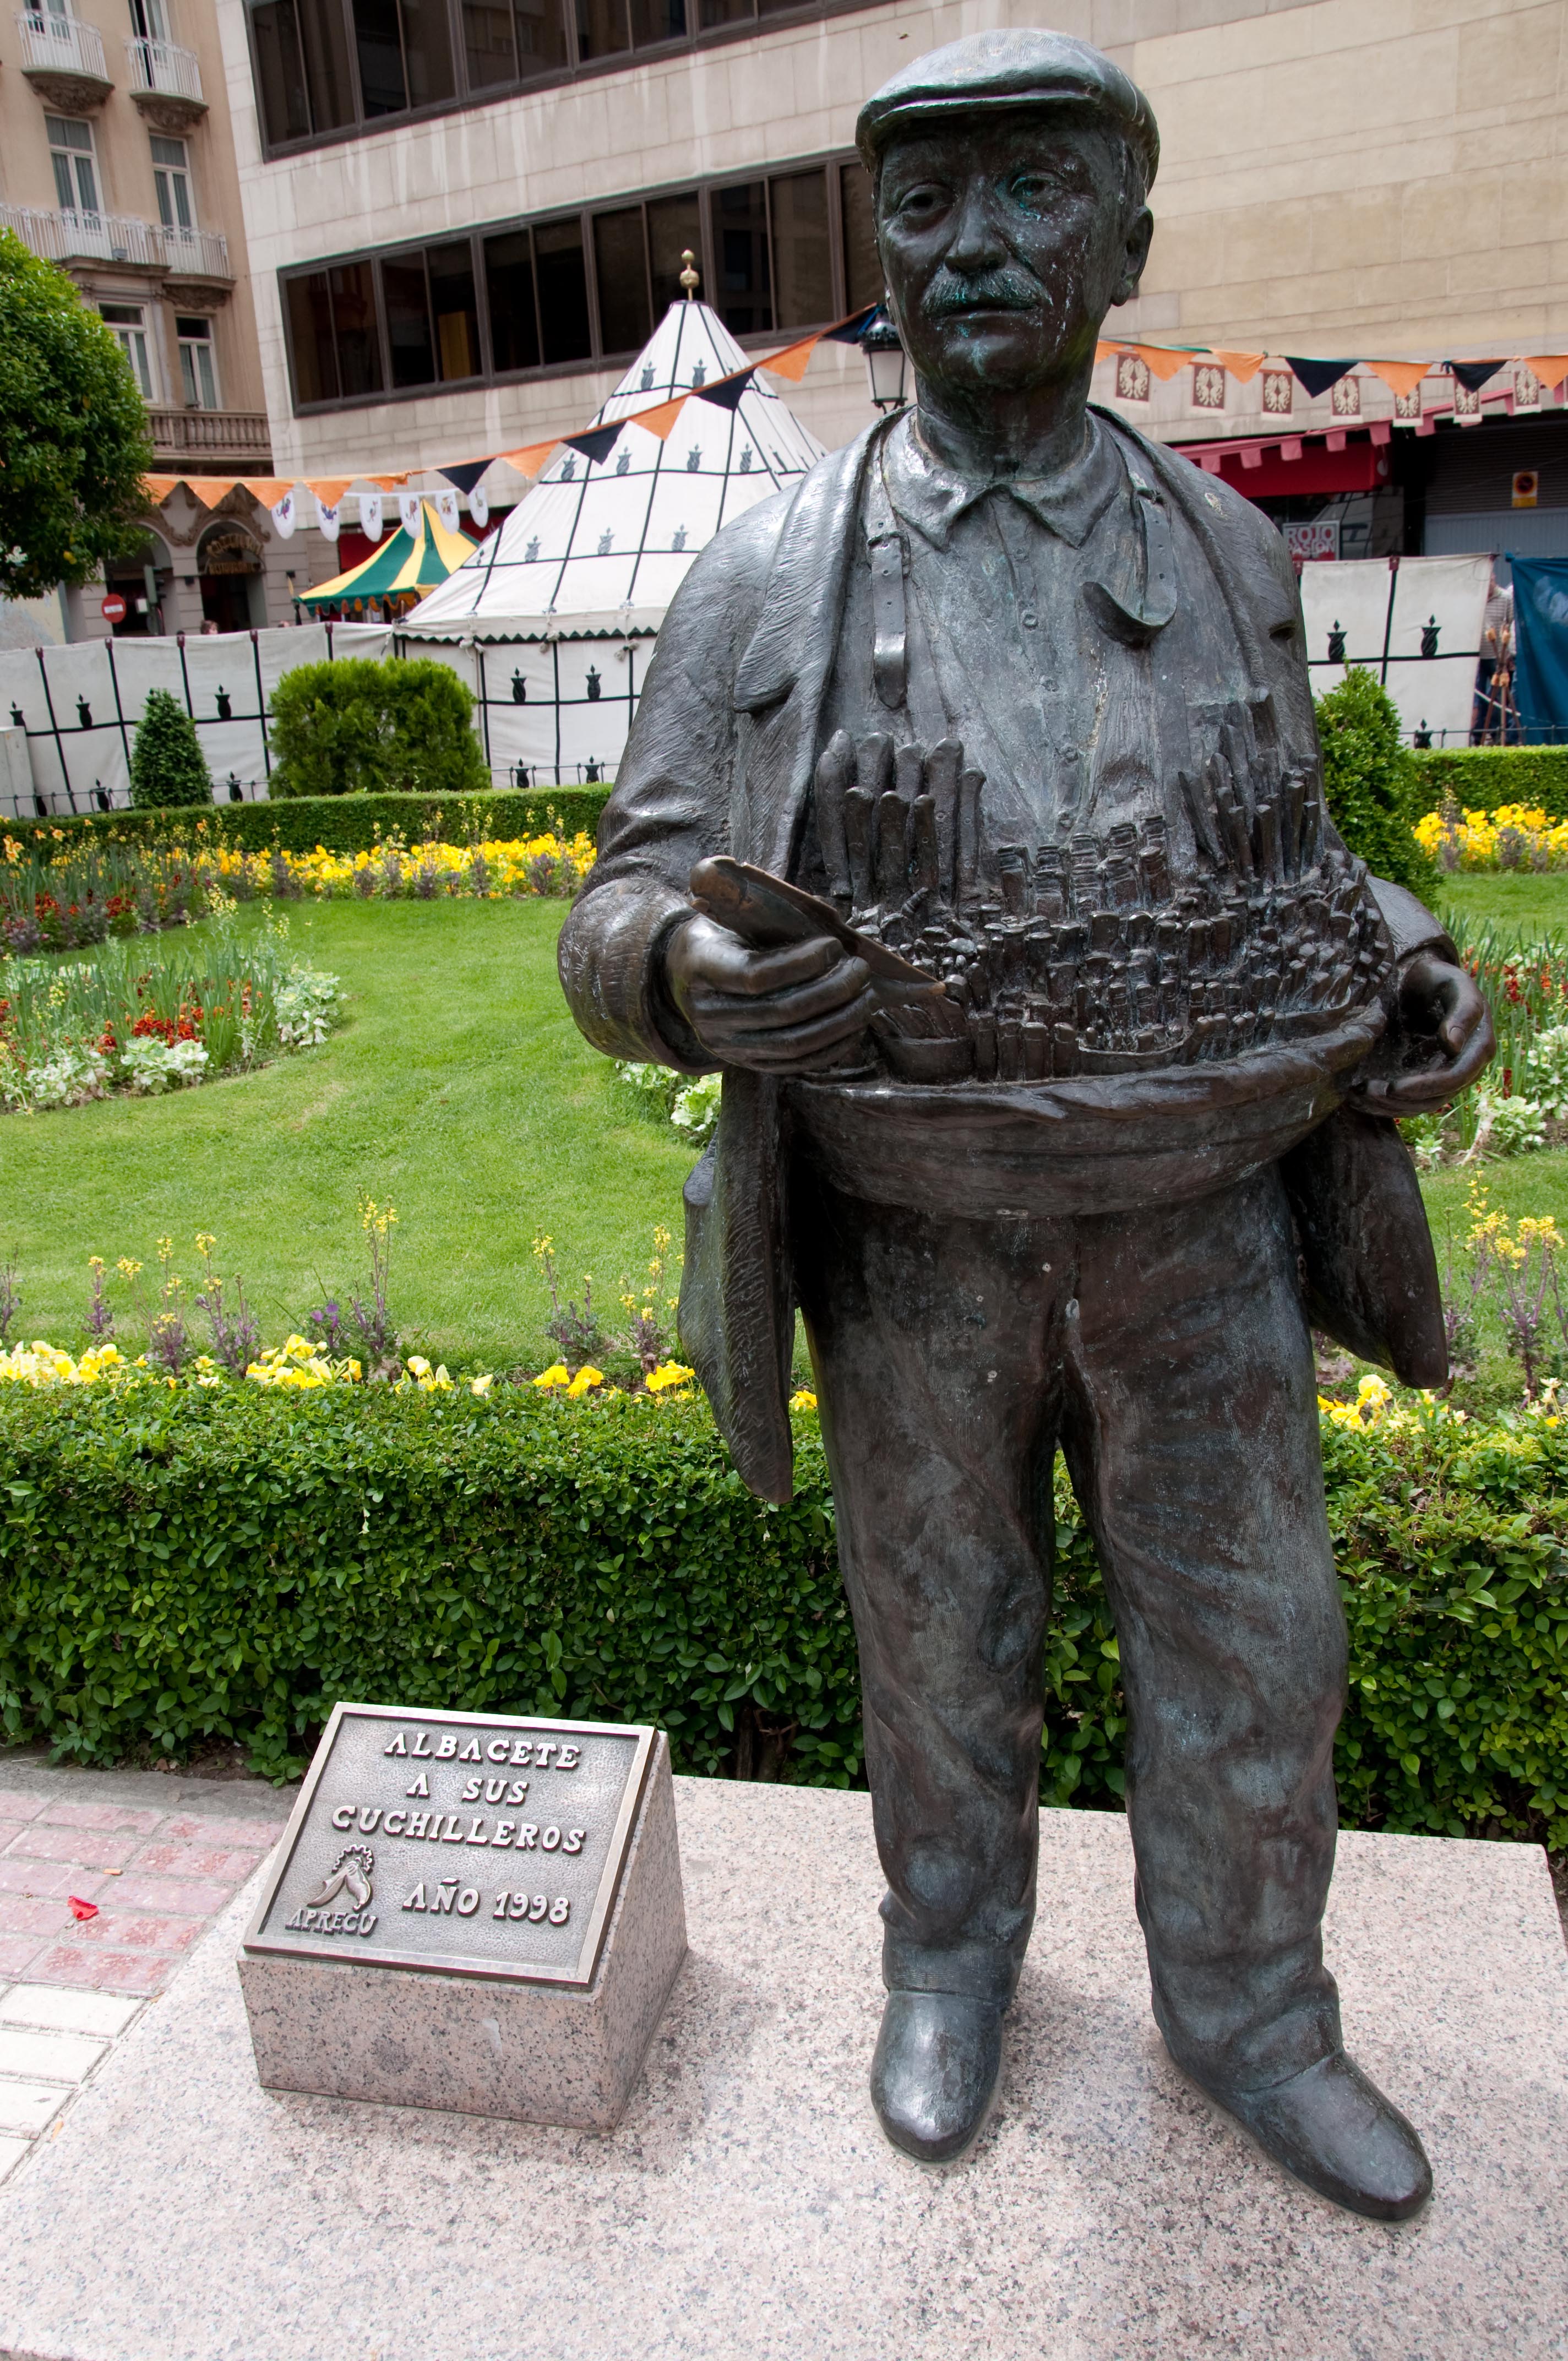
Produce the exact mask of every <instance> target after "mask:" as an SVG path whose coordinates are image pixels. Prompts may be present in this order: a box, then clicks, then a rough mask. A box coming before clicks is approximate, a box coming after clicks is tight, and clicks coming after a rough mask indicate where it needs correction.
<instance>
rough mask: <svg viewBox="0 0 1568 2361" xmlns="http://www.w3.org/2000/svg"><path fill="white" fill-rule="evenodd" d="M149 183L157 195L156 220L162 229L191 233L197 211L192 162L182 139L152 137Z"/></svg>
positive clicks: (155, 133) (154, 135)
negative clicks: (193, 201) (192, 186)
mask: <svg viewBox="0 0 1568 2361" xmlns="http://www.w3.org/2000/svg"><path fill="white" fill-rule="evenodd" d="M152 181H153V186H154V188H155V189H156V190H157V191H158V218H159V221H160V222H161V223H162V224H163V226H164V228H165V229H193V228H194V227H195V225H196V208H195V206H194V204H193V203H192V198H191V159H190V156H189V154H188V153H187V150H186V147H185V142H184V141H183V139H164V138H161V137H159V134H158V133H157V132H154V133H153V135H152Z"/></svg>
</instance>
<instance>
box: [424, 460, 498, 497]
mask: <svg viewBox="0 0 1568 2361" xmlns="http://www.w3.org/2000/svg"><path fill="white" fill-rule="evenodd" d="M494 457H495V453H494V452H493V451H492V452H491V454H490V457H489V458H488V459H462V460H460V461H459V462H458V464H457V465H456V466H455V467H441V468H438V469H437V471H436V472H437V473H438V474H439V475H443V476H444V477H445V478H446V480H447V482H448V483H449V484H455V485H456V487H457V489H458V490H459V491H460V492H471V491H472V490H473V489H474V487H475V485H476V484H477V482H478V480H479V478H480V477H481V476H482V475H483V474H484V472H485V469H486V468H487V467H489V465H490V464H491V461H492V460H493V459H494Z"/></svg>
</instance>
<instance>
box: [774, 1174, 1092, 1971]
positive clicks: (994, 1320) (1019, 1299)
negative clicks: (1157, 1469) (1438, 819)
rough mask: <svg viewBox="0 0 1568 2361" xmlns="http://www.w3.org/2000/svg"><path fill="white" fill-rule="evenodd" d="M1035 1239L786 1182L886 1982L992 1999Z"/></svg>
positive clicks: (1015, 1854)
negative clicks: (857, 1686)
mask: <svg viewBox="0 0 1568 2361" xmlns="http://www.w3.org/2000/svg"><path fill="white" fill-rule="evenodd" d="M1040 1238H1041V1231H1040V1229H1039V1227H1038V1225H1034V1224H1012V1225H1007V1224H970V1223H953V1222H941V1223H937V1222H928V1221H927V1220H925V1219H924V1218H922V1217H921V1216H920V1215H918V1214H916V1213H905V1212H903V1211H900V1210H898V1209H895V1208H890V1207H885V1206H878V1205H870V1204H866V1203H863V1202H860V1201H856V1202H853V1203H850V1202H848V1201H846V1200H843V1199H841V1198H839V1197H838V1196H837V1195H836V1194H835V1193H834V1192H832V1191H829V1190H827V1189H826V1188H821V1189H816V1190H813V1189H812V1188H811V1187H810V1185H809V1184H808V1183H806V1182H805V1181H803V1184H802V1188H801V1191H800V1192H799V1195H798V1197H797V1211H796V1223H795V1260H796V1269H797V1276H798V1283H799V1287H800V1292H801V1298H802V1304H803V1309H804V1312H805V1315H806V1327H807V1333H808V1334H809V1337H810V1342H811V1349H812V1356H813V1361H814V1364H815V1367H816V1370H817V1397H818V1402H819V1406H820V1410H821V1415H822V1432H823V1442H824V1444H825V1446H826V1449H827V1453H828V1467H829V1470H830V1473H831V1476H832V1482H833V1497H834V1503H835V1508H836V1511H837V1516H838V1525H839V1559H840V1563H841V1565H842V1567H843V1574H844V1582H845V1587H846V1590H847V1592H848V1595H849V1599H850V1610H851V1612H852V1614H853V1616H854V1621H855V1632H856V1637H857V1639H858V1641H859V1643H860V1657H861V1684H862V1692H863V1697H864V1717H865V1738H866V1770H867V1775H868V1778H869V1781H870V1785H871V1790H872V1808H873V1814H874V1820H875V1828H876V1839H877V1848H878V1850H879V1852H880V1854H881V1857H882V1863H883V1871H884V1872H885V1874H886V1877H887V1882H888V1893H887V1895H886V1898H885V1900H884V1901H883V1905H882V1909H883V1920H884V1924H885V1933H884V1938H883V1978H884V1981H885V1982H886V1983H887V1985H888V1987H889V1989H890V1990H891V1991H924V1992H946V1993H968V1994H970V1995H971V1996H972V1997H976V1998H985V1999H998V2000H1003V2001H1005V2000H1007V1999H1010V1998H1011V1996H1012V1993H1013V1990H1014V1985H1015V1984H1016V1982H1017V1978H1018V1971H1019V1969H1020V1968H1021V1966H1022V1964H1023V1958H1024V1951H1025V1946H1026V1945H1027V1942H1028V1938H1029V1928H1030V1926H1031V1924H1032V1922H1033V1918H1034V1907H1035V1867H1036V1847H1037V1841H1038V1809H1037V1797H1038V1790H1039V1763H1040V1727H1041V1719H1042V1697H1043V1642H1044V1632H1045V1620H1046V1612H1047V1604H1048V1593H1049V1574H1048V1549H1049V1537H1050V1533H1051V1531H1052V1522H1051V1514H1050V1505H1049V1503H1050V1470H1051V1461H1052V1457H1053V1455H1054V1420H1053V1406H1052V1400H1051V1395H1050V1389H1049V1388H1048V1387H1047V1384H1046V1383H1045V1382H1044V1380H1043V1378H1042V1374H1041V1372H1042V1364H1043V1359H1044V1352H1043V1342H1042V1340H1043V1337H1044V1333H1045V1329H1046V1325H1047V1301H1048V1290H1049V1287H1050V1279H1049V1277H1048V1276H1047V1274H1046V1273H1045V1272H1043V1271H1042V1270H1041V1269H1040V1268H1039V1266H1040V1263H1041V1262H1042V1260H1046V1259H1049V1253H1048V1248H1047V1249H1045V1250H1044V1251H1042V1249H1041V1246H1040Z"/></svg>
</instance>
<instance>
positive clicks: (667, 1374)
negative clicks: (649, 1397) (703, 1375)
mask: <svg viewBox="0 0 1568 2361" xmlns="http://www.w3.org/2000/svg"><path fill="white" fill-rule="evenodd" d="M695 1377H696V1370H695V1369H688V1368H687V1367H685V1363H684V1362H681V1361H661V1362H660V1364H659V1366H658V1367H657V1368H656V1369H650V1370H649V1372H648V1375H647V1376H646V1377H645V1378H643V1380H642V1382H643V1384H644V1385H645V1386H646V1387H647V1389H648V1390H649V1392H650V1393H651V1394H667V1393H673V1392H674V1391H675V1389H677V1388H678V1387H681V1386H689V1385H690V1383H691V1381H692V1379H693V1378H695Z"/></svg>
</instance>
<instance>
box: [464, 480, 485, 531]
mask: <svg viewBox="0 0 1568 2361" xmlns="http://www.w3.org/2000/svg"><path fill="white" fill-rule="evenodd" d="M468 513H469V515H470V516H471V517H472V518H473V520H474V522H475V523H476V524H477V526H478V528H479V531H480V532H481V533H483V532H484V530H485V527H486V526H487V525H488V523H489V521H490V499H489V494H488V492H484V491H481V490H480V489H479V487H478V485H477V484H476V485H475V486H474V488H473V489H472V491H470V493H469V495H468Z"/></svg>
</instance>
